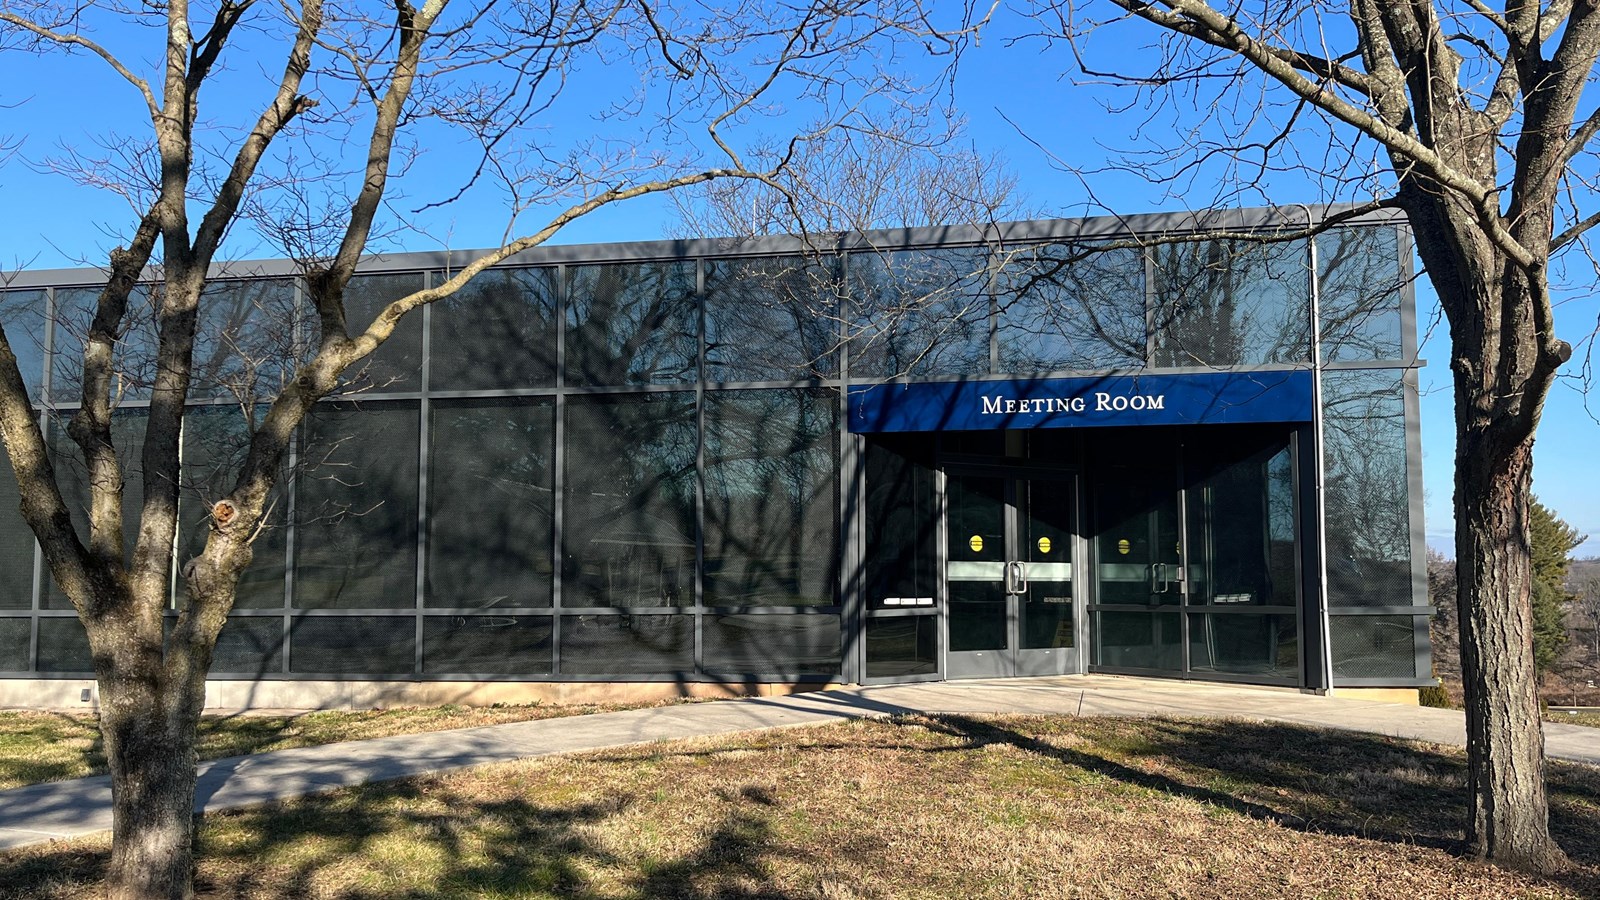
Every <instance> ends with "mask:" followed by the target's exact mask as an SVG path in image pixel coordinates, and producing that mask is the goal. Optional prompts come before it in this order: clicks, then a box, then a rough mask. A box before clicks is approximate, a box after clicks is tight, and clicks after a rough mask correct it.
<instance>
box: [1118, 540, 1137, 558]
mask: <svg viewBox="0 0 1600 900" xmlns="http://www.w3.org/2000/svg"><path fill="white" fill-rule="evenodd" d="M1132 549H1133V545H1132V544H1130V543H1128V539H1127V538H1123V539H1122V540H1120V541H1117V552H1118V553H1121V554H1122V555H1123V556H1127V555H1128V552H1129V551H1130V550H1132Z"/></svg>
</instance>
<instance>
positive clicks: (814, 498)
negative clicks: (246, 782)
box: [0, 210, 1431, 688]
mask: <svg viewBox="0 0 1600 900" xmlns="http://www.w3.org/2000/svg"><path fill="white" fill-rule="evenodd" d="M1299 224H1300V227H1303V220H1302V221H1300V223H1299ZM1294 227H1296V221H1294V220H1291V219H1289V218H1285V217H1283V216H1282V215H1280V214H1278V213H1273V212H1270V211H1265V210H1260V211H1253V210H1243V211H1229V212H1219V213H1211V214H1205V215H1203V216H1200V217H1198V218H1197V217H1192V216H1163V215H1155V216H1143V217H1139V216H1135V217H1121V218H1116V219H1111V218H1096V219H1082V220H1059V221H1043V222H1023V223H1008V224H1002V225H995V226H990V227H987V228H981V229H980V228H967V227H950V228H929V229H910V230H903V231H893V232H880V233H873V234H867V235H852V236H848V237H846V238H842V239H832V238H830V242H829V243H828V245H827V246H820V245H818V244H817V242H816V241H814V240H813V241H811V242H805V241H801V240H798V239H790V238H760V239H747V240H740V241H724V240H703V241H673V242H656V243H643V244H612V245H594V246H562V247H545V248H540V249H538V250H536V251H532V252H529V253H526V254H524V255H522V256H520V257H518V258H517V259H516V260H514V264H508V265H505V266H502V267H499V268H497V269H494V270H491V271H490V272H488V273H486V274H485V275H484V276H482V277H480V278H479V279H477V280H476V281H474V282H473V283H472V284H471V285H470V286H469V287H468V288H467V289H466V290H464V291H463V292H461V293H459V294H457V295H456V296H454V297H451V298H449V299H447V300H445V301H442V302H440V303H438V304H436V305H434V306H431V307H426V308H424V309H423V310H422V311H421V312H420V313H419V314H415V315H413V316H412V317H410V318H409V319H407V320H406V321H405V322H404V323H403V324H402V325H401V327H400V328H399V329H398V330H397V331H396V333H395V335H394V337H393V339H392V340H390V341H389V342H388V343H387V344H385V345H384V346H383V347H382V348H381V349H380V350H379V352H378V353H377V354H376V355H375V356H374V357H373V359H372V360H371V361H370V363H369V364H368V365H367V366H366V367H365V368H364V369H363V370H362V371H361V372H360V373H356V374H354V375H353V377H352V379H351V381H350V383H349V384H348V386H347V388H348V389H347V390H346V391H345V392H343V393H341V394H340V395H338V396H336V397H334V398H331V399H329V400H327V401H325V402H323V403H321V404H319V405H318V406H317V408H316V409H315V411H314V412H313V414H312V415H311V416H310V418H309V420H308V421H307V422H306V424H305V426H304V427H303V428H302V430H301V434H300V435H299V438H298V441H297V445H296V448H295V452H294V454H293V458H292V459H291V460H290V461H289V463H288V469H287V470H286V472H285V474H284V479H283V483H282V486H281V489H280V491H279V496H278V497H277V499H276V501H275V503H274V506H273V512H272V516H271V527H270V528H268V529H267V530H266V531H265V532H264V533H263V534H262V536H261V537H260V539H259V540H258V542H257V550H256V562H255V564H254V566H253V567H252V568H251V569H250V571H249V572H248V573H247V574H246V575H245V577H244V580H243V581H242V583H241V585H240V588H239V595H238V603H237V606H236V608H235V610H234V612H233V613H232V615H231V616H230V618H229V620H228V623H227V626H226V627H225V629H224V630H223V632H222V637H221V639H220V642H219V645H218V647H217V652H216V657H215V663H214V665H213V678H214V679H217V680H243V681H261V680H296V679H299V680H310V681H319V680H320V681H330V682H332V681H341V680H352V679H363V680H369V681H371V680H377V681H382V680H394V681H413V682H435V681H437V682H450V681H477V682H487V681H508V682H538V681H596V682H649V681H676V682H723V683H733V684H746V685H748V684H765V683H783V684H796V683H805V682H817V683H837V682H849V683H874V682H892V681H914V680H925V679H943V678H948V679H955V678H966V677H989V676H1008V675H1037V674H1067V673H1077V672H1120V673H1138V674H1149V675H1169V676H1174V677H1184V678H1198V679H1216V680H1231V681H1245V682H1256V683H1265V684H1280V685H1293V686H1300V687H1307V688H1325V687H1328V686H1329V684H1330V679H1331V684H1332V685H1333V686H1366V687H1371V686H1386V687H1403V686H1415V685H1418V684H1422V683H1426V682H1428V681H1429V675H1430V665H1429V647H1428V639H1427V634H1428V629H1427V623H1428V617H1429V614H1430V612H1431V610H1430V609H1429V607H1428V606H1427V594H1426V580H1425V575H1424V553H1423V543H1422V534H1423V526H1422V518H1421V516H1422V493H1421V474H1420V462H1421V452H1420V446H1419V440H1418V429H1417V371H1416V366H1417V365H1418V364H1419V363H1418V361H1417V351H1416V343H1417V337H1416V322H1415V314H1414V310H1413V301H1412V296H1411V291H1410V288H1409V284H1410V279H1411V277H1412V272H1411V271H1410V269H1411V264H1410V260H1411V255H1412V254H1411V248H1410V243H1409V235H1408V233H1407V231H1406V230H1405V227H1404V225H1403V223H1402V221H1401V220H1400V219H1398V218H1391V217H1386V216H1368V217H1365V218H1362V219H1359V220H1355V221H1354V222H1352V223H1350V224H1346V225H1343V226H1340V227H1338V228H1335V229H1333V230H1330V231H1328V232H1326V233H1324V234H1322V235H1320V236H1318V237H1317V238H1315V239H1314V240H1309V241H1308V240H1288V239H1282V236H1283V235H1284V234H1285V229H1292V228H1294ZM1218 228H1226V229H1229V230H1234V231H1238V230H1249V231H1255V232H1258V233H1259V235H1260V236H1261V237H1263V238H1266V239H1267V240H1265V241H1261V240H1237V239H1230V240H1217V239H1199V238H1198V237H1197V235H1198V234H1200V233H1203V232H1205V231H1207V230H1216V229H1218ZM1274 236H1277V237H1278V238H1279V239H1277V240H1273V238H1274ZM1175 238H1176V239H1177V240H1174V239H1175ZM462 261H463V258H462V257H460V256H454V257H452V256H448V255H444V254H415V255H402V256H393V257H384V258H375V259H373V260H371V261H370V262H369V263H368V264H367V265H366V266H365V267H364V268H363V270H362V274H361V275H359V276H358V277H357V279H356V280H355V281H354V282H353V283H352V285H351V290H350V292H349V296H348V306H349V309H350V319H351V321H352V322H353V323H356V324H358V325H359V324H364V323H365V322H366V321H367V320H369V319H370V318H371V316H372V315H373V314H374V313H375V312H376V311H377V310H378V309H380V308H381V306H382V305H383V304H384V303H386V302H387V301H389V300H392V299H395V298H397V297H399V296H402V295H404V294H406V293H408V292H410V291H413V290H416V289H418V288H421V287H424V286H426V285H429V284H431V283H436V282H438V281H439V280H440V279H442V278H443V277H446V276H447V275H448V274H449V273H450V272H451V266H452V265H453V264H455V265H459V264H461V262H462ZM293 272H294V270H293V268H292V267H291V266H290V265H289V264H288V263H287V262H283V261H277V262H271V261H269V262H265V263H255V264H247V265H239V264H235V265H233V266H231V267H230V268H229V272H228V273H227V276H226V277H225V278H221V279H219V280H217V281H215V282H214V283H213V288H212V290H213V291H214V297H215V302H214V303H212V305H211V306H209V307H208V312H207V319H206V323H205V326H204V329H203V331H204V334H203V336H202V344H201V347H200V349H199V350H198V351H197V354H196V388H195V396H194V407H193V408H192V410H191V411H190V413H189V415H188V416H187V419H186V424H185V435H184V447H183V466H184V479H185V483H184V492H183V497H184V508H183V513H182V517H183V529H182V534H181V536H180V546H179V548H178V559H179V560H180V561H181V560H183V559H186V558H188V557H189V556H191V555H193V553H194V552H195V551H196V550H197V549H198V547H199V545H200V542H201V541H202V540H203V536H204V526H205V516H206V510H207V509H208V508H209V503H210V501H211V500H213V499H215V498H217V497H219V496H221V495H222V494H223V493H225V492H226V490H227V489H228V488H229V486H231V477H232V475H233V472H234V471H235V466H236V465H237V463H238V461H239V459H240V457H241V456H242V453H243V445H244V443H245V435H246V430H245V429H246V416H245V415H244V414H242V412H241V410H245V411H248V410H250V409H251V408H252V407H251V403H252V402H253V400H256V399H265V398H267V397H270V394H271V391H272V390H273V389H274V388H275V386H276V385H277V384H279V383H280V381H281V379H283V378H287V377H289V375H290V373H292V371H293V367H294V364H295V362H296V361H297V360H299V359H302V358H304V357H305V355H306V353H307V348H308V346H309V344H310V342H311V337H312V336H311V334H310V331H309V329H310V327H311V323H309V322H308V317H307V315H306V310H305V306H304V302H303V298H302V296H301V292H300V288H299V286H298V284H297V281H296V278H295V276H294V274H293ZM97 275H98V273H97V272H95V271H90V270H80V271H55V272H41V273H30V274H26V275H24V276H23V277H22V278H20V279H18V280H17V281H15V282H13V283H12V284H11V285H10V286H9V289H8V290H7V291H6V292H5V294H4V297H3V298H0V315H3V316H4V321H5V325H6V327H7V329H8V334H9V335H10V336H11V341H12V345H13V347H15V348H16V349H17V352H18V355H19V358H20V360H21V362H22V364H23V366H24V368H25V372H24V375H25V377H27V378H28V379H29V380H30V386H31V387H32V389H34V390H35V391H36V394H37V397H38V402H39V407H40V412H41V416H42V418H43V421H44V423H45V428H46V431H47V437H48V439H49V441H50V444H51V446H52V447H54V448H55V449H56V450H57V465H58V468H59V470H60V471H61V472H62V473H63V475H62V477H63V480H64V481H65V482H66V484H65V487H66V488H67V490H68V491H69V493H71V494H74V495H75V496H76V497H77V498H78V502H79V503H80V504H81V503H82V502H83V499H84V498H85V497H86V487H85V479H84V475H83V472H82V464H81V462H80V461H78V460H77V458H76V452H77V451H76V449H75V447H74V446H73V444H72V442H71V440H70V439H68V438H67V437H66V436H65V433H64V427H63V425H64V422H65V420H66V418H67V417H68V416H69V415H70V414H71V412H72V411H73V409H74V406H75V404H76V403H77V400H78V387H77V385H76V383H75V382H74V376H75V373H74V366H75V365H76V364H77V362H78V360H77V353H76V347H77V346H78V345H79V343H80V342H81V337H82V334H83V331H84V329H85V327H86V323H87V318H88V315H89V312H90V311H91V309H92V304H93V299H94V296H95V290H96V289H95V287H94V285H95V280H96V277H97ZM155 289H156V288H154V287H153V288H152V289H151V291H154V290H155ZM150 296H151V293H150V292H146V293H145V294H142V295H141V297H143V298H144V299H145V300H148V299H149V297H150ZM145 312H146V311H145V310H136V311H135V312H134V313H130V319H131V320H132V321H131V324H130V326H129V328H128V333H127V335H126V336H125V338H124V340H123V342H122V345H121V346H120V347H119V351H120V364H119V372H120V373H121V374H120V376H119V382H118V385H117V391H118V397H119V408H118V412H117V419H116V426H117V427H116V431H117V437H118V440H119V442H120V443H119V447H118V449H119V451H120V452H121V453H122V454H123V456H124V458H125V460H126V465H127V466H128V476H129V477H128V478H127V483H128V485H129V491H130V493H131V494H135V495H136V494H137V492H138V484H139V479H138V476H137V466H138V457H139V453H138V440H139V437H140V435H141V433H142V421H143V414H144V409H143V406H144V404H145V400H144V397H145V396H146V394H145V389H146V386H147V385H148V381H149V379H148V375H149V369H150V368H151V366H150V358H149V348H150V347H151V345H152V338H151V337H150V335H151V334H153V328H152V323H151V318H150V316H149V315H146V314H144V313H145ZM132 499H133V500H134V501H135V502H133V503H130V504H128V508H129V509H130V519H131V515H132V512H131V511H132V510H136V509H137V502H136V501H137V497H133V498H132ZM17 503H18V501H17V495H16V486H15V484H14V483H12V481H11V474H10V471H9V467H6V468H5V469H4V471H3V473H0V677H4V678H10V679H34V680H42V679H71V678H78V679H82V678H85V677H87V676H88V675H89V673H90V665H89V655H88V648H87V643H86V641H85V638H84V633H83V630H82V628H81V626H80V625H79V623H78V621H77V619H76V618H75V616H74V614H73V612H72V610H71V608H70V606H69V605H68V604H67V602H66V601H65V599H64V598H63V597H62V596H61V594H60V592H59V591H58V590H57V589H55V588H54V586H53V585H52V584H51V579H50V577H49V574H48V571H47V570H46V569H45V568H44V567H43V566H42V565H41V562H40V559H39V554H38V552H37V549H36V547H35V545H34V542H33V539H32V536H31V534H30V533H29V532H28V530H27V528H26V527H25V526H24V525H23V524H22V522H21V519H20V517H19V516H18V514H17V512H16V509H17ZM129 533H130V540H131V534H132V523H131V521H130V524H129ZM181 602H182V599H181V587H180V584H179V582H178V580H177V579H176V578H174V596H173V609H174V610H176V609H177V608H178V605H179V604H181ZM173 614H174V615H175V614H176V613H175V612H174V613H173Z"/></svg>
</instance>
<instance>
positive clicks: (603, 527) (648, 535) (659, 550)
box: [561, 392, 697, 640]
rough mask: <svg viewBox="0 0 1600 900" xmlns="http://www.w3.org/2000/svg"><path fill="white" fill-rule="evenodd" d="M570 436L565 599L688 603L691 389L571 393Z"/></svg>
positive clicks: (569, 602) (584, 603)
mask: <svg viewBox="0 0 1600 900" xmlns="http://www.w3.org/2000/svg"><path fill="white" fill-rule="evenodd" d="M566 435H567V448H566V467H567V471H566V496H565V507H564V515H565V532H564V540H565V543H566V548H565V556H564V559H565V564H564V569H563V576H562V599H561V603H562V605H563V606H569V607H571V606H689V605H692V604H693V603H694V565H695V449H696V448H695V444H696V437H697V428H696V423H695V401H694V394H692V393H688V392H672V393H651V394H622V395H614V396H605V397H573V398H571V399H570V400H569V401H568V403H567V431H566ZM562 639H563V640H565V635H563V638H562Z"/></svg>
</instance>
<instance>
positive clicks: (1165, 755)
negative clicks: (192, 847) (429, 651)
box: [0, 717, 1600, 900]
mask: <svg viewBox="0 0 1600 900" xmlns="http://www.w3.org/2000/svg"><path fill="white" fill-rule="evenodd" d="M1462 784H1463V760H1462V756H1461V754H1460V753H1459V752H1457V751H1454V750H1445V749H1441V748H1437V747H1430V746H1424V745H1415V744H1410V743H1406V742H1401V741H1395V740H1390V739H1386V738H1381V737H1375V736H1364V735H1356V734H1344V733H1332V732H1318V731H1314V730H1309V729H1304V728H1298V727H1291V726H1284V725H1269V724H1246V723H1229V722H1215V721H1174V720H1124V719H1077V718H1036V717H1006V718H981V719H980V718H970V717H939V718H907V719H896V720H888V721H861V722H847V723H841V724H837V725H830V726H825V727H817V728H804V729H790V730H782V731H773V732H765V733H761V734H757V735H746V736H735V737H727V738H717V739H702V740H695V741H687V742H678V743H670V744H660V745H656V746H651V747H646V748H642V749H641V748H634V749H628V750H617V751H610V752H603V753H595V754H588V755H584V756H578V757H570V758H564V759H547V760H534V761H528V762H522V763H515V764H506V765H497V766H492V767H485V768H481V769H476V770H470V771H463V772H459V773H456V774H452V775H448V776H444V777H436V778H427V779H418V780H412V781H407V782H401V783H397V784H390V785H376V786H370V787H365V788H360V789H353V790H345V791H341V792H339V793H337V794H333V795H329V796H326V797H322V798H312V799H306V800H301V801H296V802H293V803H287V804H283V805H279V806H274V807H268V808H262V809H256V810H250V811H241V812H235V813H228V814H218V815H212V816H208V817H207V818H206V821H205V824H204V828H203V830H202V835H201V857H202V858H201V862H200V875H199V885H200V890H201V894H202V896H206V897H216V898H222V897H227V898H233V897H246V898H300V897H309V898H350V900H355V898H390V897H409V898H443V897H492V898H512V897H516V898H543V897H581V898H618V900H631V898H691V900H692V898H706V900H709V898H726V900H734V898H740V900H757V898H761V900H785V898H795V900H799V898H817V900H851V898H890V897H917V898H921V897H927V898H945V897H959V898H967V897H983V898H990V897H993V898H1013V897H1015V898H1039V897H1052V898H1053V897H1072V898H1146V897H1172V898H1217V900H1222V898H1228V900H1234V898H1258V897H1283V898H1318V897H1340V898H1369V897H1378V898H1385V897H1386V898H1400V900H1428V898H1452V900H1453V898H1476V897H1482V898H1505V897H1561V898H1579V897H1594V896H1597V895H1600V770H1596V769H1588V768H1583V767H1577V766H1566V765H1556V766H1553V767H1552V778H1551V786H1552V799H1553V805H1554V823H1555V828H1556V831H1557V833H1558V835H1559V837H1560V840H1561V841H1562V843H1563V845H1564V846H1565V847H1566V848H1567V849H1568V851H1569V852H1570V853H1571V854H1572V855H1573V858H1574V860H1575V864H1574V866H1573V868H1572V869H1571V870H1570V871H1569V872H1566V873H1564V874H1563V875H1561V876H1560V877H1557V878H1554V879H1538V878H1531V877H1526V876H1521V875H1517V874H1514V873H1510V872H1504V871H1500V870H1498V869H1495V868H1493V867H1490V866H1486V865H1482V864H1478V863H1474V862H1472V861H1469V860H1466V859H1463V858H1462V857H1461V856H1460V855H1459V854H1460V851H1461V847H1460V844H1459V841H1460V838H1461V832H1460V828H1459V818H1460V810H1461V808H1462V803H1463V795H1462ZM105 853H106V841H105V840H104V839H99V840H93V841H76V842H71V843H62V844H52V845H46V846H42V847H37V848H31V849H27V850H23V851H17V852H13V853H11V854H7V855H0V896H6V897H28V898H49V900H54V898H76V897H89V896H94V895H95V892H96V889H97V882H96V873H97V872H98V871H99V869H100V867H101V866H102V865H103V864H104V860H105Z"/></svg>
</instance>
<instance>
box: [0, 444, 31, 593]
mask: <svg viewBox="0 0 1600 900" xmlns="http://www.w3.org/2000/svg"><path fill="white" fill-rule="evenodd" d="M21 505H22V500H21V496H20V495H19V494H18V493H17V479H16V476H15V474H14V473H13V472H12V471H11V462H10V460H8V459H7V458H6V455H5V451H4V450H3V449H0V609H28V608H30V607H32V606H33V530H32V529H30V528H29V527H28V525H27V523H26V522H24V521H22V515H21V513H19V512H18V510H19V509H20V508H21Z"/></svg>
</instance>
